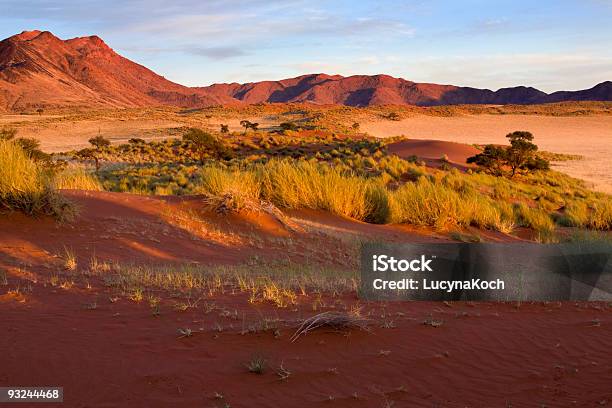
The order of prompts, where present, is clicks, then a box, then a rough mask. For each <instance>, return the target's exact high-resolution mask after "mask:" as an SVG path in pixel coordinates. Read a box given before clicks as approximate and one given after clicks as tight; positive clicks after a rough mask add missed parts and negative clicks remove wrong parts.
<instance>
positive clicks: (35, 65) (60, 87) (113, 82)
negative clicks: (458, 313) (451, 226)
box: [0, 31, 612, 111]
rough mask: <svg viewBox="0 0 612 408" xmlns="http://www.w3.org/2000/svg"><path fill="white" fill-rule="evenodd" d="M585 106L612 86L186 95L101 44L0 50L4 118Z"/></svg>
mask: <svg viewBox="0 0 612 408" xmlns="http://www.w3.org/2000/svg"><path fill="white" fill-rule="evenodd" d="M590 100H592V101H612V82H610V81H606V82H602V83H600V84H598V85H596V86H594V87H593V88H590V89H585V90H580V91H559V92H553V93H551V94H547V93H545V92H542V91H540V90H538V89H535V88H532V87H525V86H517V87H511V88H502V89H499V90H497V91H492V90H489V89H478V88H470V87H460V86H454V85H438V84H430V83H416V82H411V81H407V80H405V79H401V78H394V77H391V76H388V75H354V76H349V77H343V76H340V75H326V74H311V75H303V76H299V77H296V78H291V79H284V80H280V81H261V82H252V83H246V84H238V83H231V84H215V85H211V86H207V87H186V86H183V85H180V84H177V83H174V82H171V81H169V80H167V79H165V78H164V77H163V76H160V75H158V74H156V73H155V72H153V71H151V70H149V69H148V68H146V67H144V66H142V65H139V64H137V63H135V62H133V61H130V60H129V59H127V58H124V57H122V56H121V55H119V54H117V53H116V52H115V51H113V50H112V49H111V48H110V47H109V46H108V45H107V44H106V43H105V42H104V41H103V40H102V39H101V38H100V37H98V36H90V37H79V38H73V39H70V40H61V39H59V38H58V37H56V36H55V35H53V34H52V33H50V32H48V31H24V32H22V33H21V34H17V35H14V36H12V37H9V38H7V39H5V40H3V41H1V42H0V109H4V110H8V111H23V110H28V109H32V108H47V107H52V108H55V107H139V106H157V105H173V106H181V107H192V108H195V107H204V106H211V105H241V104H257V103H292V102H294V103H313V104H325V105H328V104H340V105H348V106H371V105H419V106H434V105H453V104H495V105H503V104H536V103H552V102H565V101H590Z"/></svg>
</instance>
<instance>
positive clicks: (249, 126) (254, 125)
mask: <svg viewBox="0 0 612 408" xmlns="http://www.w3.org/2000/svg"><path fill="white" fill-rule="evenodd" d="M240 126H242V127H243V128H244V134H245V135H246V133H247V130H249V129H253V131H257V128H258V126H259V123H257V122H251V121H248V120H241V121H240Z"/></svg>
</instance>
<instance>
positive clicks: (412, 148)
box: [388, 139, 480, 166]
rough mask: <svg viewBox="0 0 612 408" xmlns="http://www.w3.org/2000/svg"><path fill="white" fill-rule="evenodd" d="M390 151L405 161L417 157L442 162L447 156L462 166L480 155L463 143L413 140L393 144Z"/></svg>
mask: <svg viewBox="0 0 612 408" xmlns="http://www.w3.org/2000/svg"><path fill="white" fill-rule="evenodd" d="M388 151H389V153H390V154H395V155H397V156H399V157H401V158H404V159H406V158H409V157H410V156H417V157H418V158H420V159H432V160H440V159H442V157H443V156H444V155H446V156H448V160H449V161H450V162H451V163H454V164H458V165H462V166H468V165H467V163H466V160H467V158H468V157H471V156H474V155H476V154H478V153H480V150H478V149H476V148H475V147H473V146H470V145H467V144H463V143H454V142H443V141H441V140H413V139H409V140H402V141H400V142H396V143H391V144H389V146H388Z"/></svg>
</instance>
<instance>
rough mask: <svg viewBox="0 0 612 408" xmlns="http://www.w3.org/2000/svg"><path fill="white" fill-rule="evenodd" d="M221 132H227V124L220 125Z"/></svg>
mask: <svg viewBox="0 0 612 408" xmlns="http://www.w3.org/2000/svg"><path fill="white" fill-rule="evenodd" d="M221 133H229V125H223V124H222V125H221Z"/></svg>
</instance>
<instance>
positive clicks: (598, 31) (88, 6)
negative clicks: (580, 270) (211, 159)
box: [0, 0, 612, 91]
mask: <svg viewBox="0 0 612 408" xmlns="http://www.w3.org/2000/svg"><path fill="white" fill-rule="evenodd" d="M31 29H40V30H49V31H51V32H53V33H54V34H56V35H57V36H59V37H60V38H64V39H66V38H72V37H77V36H84V35H92V34H97V35H99V36H100V37H102V38H103V39H104V40H105V41H106V42H107V43H108V44H109V45H110V46H111V47H112V48H113V49H115V51H117V52H119V53H120V54H122V55H124V56H126V57H127V58H130V59H132V60H134V61H136V62H138V63H141V64H143V65H145V66H147V67H149V68H151V69H153V70H154V71H156V72H157V73H159V74H161V75H164V76H165V77H166V78H168V79H170V80H173V81H175V82H179V83H182V84H185V85H190V86H198V85H208V84H211V83H216V82H250V81H260V80H268V79H272V80H273V79H282V78H288V77H294V76H297V75H301V74H305V73H318V72H325V73H329V74H341V75H353V74H378V73H385V74H389V75H393V76H396V77H402V78H406V79H409V80H412V81H416V82H435V83H449V84H455V85H464V86H474V87H481V88H491V89H497V88H500V87H504V86H513V85H519V84H520V85H523V84H524V85H528V86H535V87H537V88H540V89H542V90H544V91H554V90H559V89H568V90H571V89H581V88H588V87H591V86H593V85H595V84H596V83H598V82H602V81H604V80H612V46H610V43H612V0H583V1H578V0H576V1H568V0H557V1H549V0H530V1H522V0H514V1H506V0H499V1H493V0H489V1H481V0H467V1H437V0H428V1H420V0H415V1H409V0H408V1H393V0H380V1H356V0H353V1H343V0H340V1H334V0H329V1H320V0H304V1H302V0H269V1H263V0H251V1H247V0H174V1H162V0H152V1H151V0H149V1H145V0H140V1H129V0H128V1H126V0H123V1H121V0H107V1H104V2H102V1H90V0H82V1H78V2H77V1H70V2H69V1H45V0H39V1H28V0H20V1H14V0H0V36H1V37H2V38H5V37H8V36H10V35H13V34H15V33H18V32H21V31H23V30H31Z"/></svg>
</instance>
